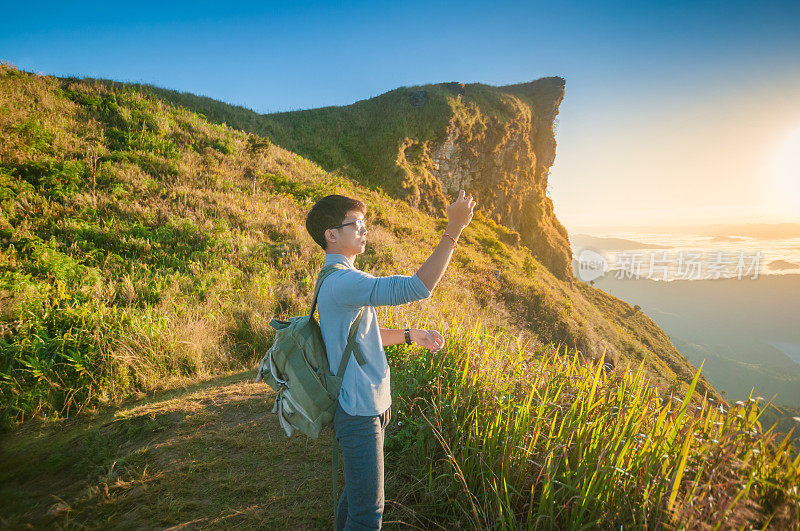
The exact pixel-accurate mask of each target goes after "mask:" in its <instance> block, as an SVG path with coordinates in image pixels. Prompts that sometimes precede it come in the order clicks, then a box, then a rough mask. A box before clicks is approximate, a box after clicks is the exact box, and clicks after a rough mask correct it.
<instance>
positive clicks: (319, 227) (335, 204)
mask: <svg viewBox="0 0 800 531" xmlns="http://www.w3.org/2000/svg"><path fill="white" fill-rule="evenodd" d="M366 213H367V206H366V205H365V204H364V203H363V202H362V201H359V200H358V199H351V198H349V197H345V196H343V195H329V196H325V197H323V198H322V199H320V200H319V201H317V203H316V204H315V205H314V206H313V207H312V208H311V211H310V212H309V213H308V216H307V217H306V230H307V231H308V233H309V234H310V235H311V237H312V238H313V239H314V241H315V242H317V244H319V246H320V247H322V248H323V249H324V250H325V252H326V253H339V254H343V255H345V256H348V257H354V256H355V255H357V254H361V253H363V252H364V246H365V245H366V241H367V240H366V236H367V230H366V228H363V225H361V223H363V221H364V216H365V215H366ZM358 220H361V221H360V222H359V221H358Z"/></svg>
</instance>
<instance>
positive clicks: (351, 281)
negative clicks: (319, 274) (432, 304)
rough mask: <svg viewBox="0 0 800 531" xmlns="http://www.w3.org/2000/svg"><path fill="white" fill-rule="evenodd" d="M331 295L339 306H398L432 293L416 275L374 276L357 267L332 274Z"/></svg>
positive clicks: (424, 297)
mask: <svg viewBox="0 0 800 531" xmlns="http://www.w3.org/2000/svg"><path fill="white" fill-rule="evenodd" d="M332 280H333V286H332V290H331V291H332V294H333V295H334V297H335V299H336V302H338V303H339V304H341V305H342V306H349V307H353V308H360V307H362V306H397V305H399V304H405V303H407V302H413V301H418V300H422V299H427V298H428V297H430V296H431V292H430V290H429V289H428V288H427V287H426V286H425V284H424V283H423V282H422V279H420V278H419V277H418V276H417V274H416V273H415V274H413V275H412V276H406V275H391V276H388V277H374V276H372V275H370V274H369V273H365V272H364V271H360V270H358V269H348V270H345V271H342V272H341V273H339V274H336V275H332Z"/></svg>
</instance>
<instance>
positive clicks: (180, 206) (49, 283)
mask: <svg viewBox="0 0 800 531" xmlns="http://www.w3.org/2000/svg"><path fill="white" fill-rule="evenodd" d="M2 88H3V90H2V97H3V100H2V105H3V108H4V112H3V115H2V118H0V119H2V124H0V125H1V126H2V131H3V137H2V144H0V157H2V158H1V159H0V175H1V176H2V179H3V181H2V189H1V190H2V194H3V196H4V200H3V202H2V218H0V237H2V238H4V240H5V241H6V242H8V245H7V246H6V247H4V248H3V252H2V255H1V256H2V258H1V259H2V262H0V267H2V275H3V276H2V282H3V285H2V290H3V292H2V293H3V298H2V301H3V307H2V315H3V323H4V325H3V326H4V336H3V342H4V343H3V345H4V347H3V354H4V359H3V364H2V367H0V371H1V373H0V393H2V400H3V407H4V413H3V418H4V419H5V421H6V422H9V421H11V420H21V419H23V418H25V417H27V416H30V415H32V414H39V413H41V414H44V415H66V414H68V413H69V412H74V411H76V410H78V409H81V408H83V407H85V406H86V405H91V404H94V405H97V404H102V403H105V402H108V401H113V400H115V399H118V398H120V397H125V396H128V395H129V394H131V393H136V392H146V391H149V390H153V389H158V388H162V387H164V386H167V385H169V382H170V380H175V381H180V380H181V379H182V378H186V377H192V378H193V377H197V376H198V375H210V374H214V373H215V372H216V371H219V370H225V369H233V368H236V367H244V366H251V365H252V364H253V363H254V362H255V360H256V359H257V358H258V357H259V355H260V353H261V352H263V351H264V350H265V345H267V344H268V343H269V338H270V334H271V332H270V330H268V326H267V325H266V322H267V321H268V317H269V316H270V315H278V316H282V317H286V316H288V315H292V314H296V313H298V312H301V311H302V310H303V308H305V307H306V306H307V304H308V297H309V293H310V291H311V284H312V282H313V278H314V275H315V274H316V271H317V270H318V268H319V267H320V265H321V262H322V259H323V254H322V253H321V251H319V250H318V249H316V248H315V246H314V244H313V242H312V240H311V239H310V237H309V236H308V235H307V234H306V232H305V229H304V217H305V213H306V212H307V211H308V209H309V207H310V205H311V204H312V203H313V201H314V200H315V199H316V198H317V197H320V196H322V195H325V194H327V193H337V192H338V193H344V194H350V195H355V196H358V197H361V198H362V199H364V200H365V201H366V202H367V203H368V204H369V205H370V208H369V212H368V216H367V219H368V221H369V223H370V227H371V230H370V235H369V240H370V244H369V245H368V247H367V252H366V253H365V254H364V255H363V256H361V257H359V259H358V265H359V267H361V268H363V269H364V270H366V271H370V272H372V273H374V274H376V275H380V274H390V273H395V272H398V271H399V272H405V273H407V274H411V273H413V271H414V270H415V269H416V268H417V267H418V266H419V264H421V263H422V262H423V261H424V260H425V258H426V257H427V256H428V253H429V252H430V250H431V249H433V247H434V245H435V242H436V234H437V232H438V231H439V230H440V229H441V228H442V227H443V226H444V219H437V218H432V217H429V216H427V215H424V214H422V213H420V212H419V211H417V210H415V209H413V208H411V207H409V206H408V205H407V204H405V203H403V202H401V201H397V200H393V199H390V198H388V197H386V196H385V195H382V194H380V193H378V192H374V191H370V190H367V189H365V188H362V187H360V186H358V185H355V184H353V183H352V181H349V180H348V179H346V178H344V177H342V176H339V175H337V174H331V173H328V172H325V171H324V170H322V169H321V168H319V167H318V166H316V165H315V164H313V163H311V162H309V161H307V160H306V159H303V158H301V157H299V156H298V155H296V154H293V153H290V152H288V151H285V150H284V149H281V148H279V147H277V146H275V145H274V144H272V143H271V142H270V141H269V140H267V139H264V138H261V137H255V136H252V135H248V134H245V133H241V132H237V131H234V130H232V129H229V128H225V127H221V126H217V125H213V124H209V123H208V122H206V121H205V120H203V119H202V118H200V117H198V116H197V115H196V114H193V113H191V112H188V111H185V110H181V109H178V108H174V107H171V106H168V105H165V104H164V103H163V102H161V101H160V100H158V99H156V98H154V97H152V96H147V95H143V94H141V93H138V92H135V91H128V90H120V91H112V90H110V89H108V88H106V87H105V86H103V85H99V84H88V83H82V82H75V81H71V80H58V79H54V78H48V77H38V76H31V75H28V74H25V73H21V72H19V71H17V70H15V69H13V68H10V67H4V70H3V76H2ZM589 294H591V296H590V295H589ZM595 299H596V300H595ZM599 300H603V301H605V302H604V303H603V304H600V303H599V302H598V301H599ZM381 311H382V317H383V319H384V321H385V322H386V323H387V325H388V326H390V325H398V326H400V325H403V326H405V325H408V324H411V325H417V326H419V327H422V326H430V327H436V326H437V325H438V323H439V322H442V320H444V321H445V322H446V320H447V319H448V318H449V317H451V316H454V315H467V316H468V317H469V318H470V319H471V320H478V319H482V320H484V321H485V322H491V323H493V324H495V325H496V326H498V327H501V328H502V329H504V330H509V331H513V333H514V334H520V335H522V336H526V337H535V338H536V339H538V340H540V341H542V342H544V343H550V342H558V343H563V344H565V345H568V346H570V347H572V348H575V349H577V350H580V351H582V352H583V353H584V355H585V356H587V357H599V356H600V355H601V354H602V353H603V352H604V351H605V352H606V358H607V359H609V360H611V361H613V362H614V363H616V364H622V365H624V363H625V362H628V361H630V362H631V364H634V365H635V364H636V363H638V362H639V361H640V360H643V361H644V362H645V366H646V368H647V370H648V372H649V373H650V374H651V375H652V377H653V378H654V379H655V381H656V382H657V383H659V384H660V385H662V386H664V387H669V386H673V388H676V389H677V387H676V386H678V385H683V386H684V388H685V385H686V383H687V382H688V381H689V380H690V379H691V376H692V374H693V373H694V368H692V367H691V366H690V365H689V364H688V363H687V362H686V361H685V359H683V357H682V356H680V354H679V353H678V352H677V351H676V350H675V349H674V347H672V345H671V344H670V343H669V341H668V339H667V338H666V336H665V335H664V334H663V333H662V332H661V331H660V330H658V328H657V327H655V326H654V325H653V324H652V321H649V319H647V318H646V317H645V316H643V315H641V314H638V315H634V314H632V313H631V310H630V308H629V306H628V305H627V304H625V303H623V302H621V301H619V300H617V299H613V298H610V297H607V296H604V295H602V294H601V292H598V291H596V290H591V289H590V288H586V287H581V286H576V287H572V286H570V285H569V284H567V283H564V282H561V281H559V280H557V279H556V278H554V277H553V276H552V275H551V274H550V273H549V272H548V271H547V270H546V268H543V267H541V266H540V264H538V262H537V261H536V259H535V258H533V257H532V255H531V254H530V251H528V249H526V248H524V247H520V246H518V239H517V238H515V237H514V233H513V231H509V230H508V229H506V228H504V227H503V226H501V225H497V224H496V223H494V222H493V221H491V220H487V219H485V218H483V217H482V216H480V215H477V216H476V219H475V220H474V221H473V223H472V224H471V225H470V227H468V228H467V230H466V231H465V232H464V235H463V238H462V244H461V246H460V247H459V251H458V253H456V256H455V257H454V260H453V264H452V266H451V269H450V270H449V271H448V275H447V277H446V279H445V281H444V282H443V283H442V285H440V286H439V287H438V288H437V296H436V297H433V298H432V299H431V300H430V301H427V302H425V303H424V304H419V305H411V306H407V307H403V308H386V309H382V310H381ZM427 316H436V317H435V318H434V319H428V317H427ZM142 353H146V356H144V357H143V356H142ZM678 380H682V383H681V384H679V383H678ZM700 385H701V390H702V391H703V392H705V391H706V390H707V389H709V388H708V386H707V383H706V382H705V381H701V383H700ZM710 392H712V393H713V391H710Z"/></svg>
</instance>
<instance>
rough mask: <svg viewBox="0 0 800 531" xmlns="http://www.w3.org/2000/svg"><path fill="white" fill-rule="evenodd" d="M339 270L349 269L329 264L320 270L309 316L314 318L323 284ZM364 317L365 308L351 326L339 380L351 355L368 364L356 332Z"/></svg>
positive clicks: (337, 373)
mask: <svg viewBox="0 0 800 531" xmlns="http://www.w3.org/2000/svg"><path fill="white" fill-rule="evenodd" d="M338 269H348V268H347V267H345V266H343V265H342V264H328V265H326V266H325V267H323V268H322V269H321V270H320V272H319V275H318V276H317V285H316V286H315V287H314V298H313V299H312V301H311V311H310V312H309V314H308V315H309V316H311V317H313V316H314V310H316V309H317V297H319V290H320V288H321V287H322V282H323V281H324V280H325V279H326V278H328V277H329V276H330V275H331V273H333V272H335V271H336V270H338ZM362 315H364V308H363V307H362V308H361V309H360V310H359V311H358V315H357V316H356V318H355V320H354V321H353V323H352V324H351V325H350V330H349V331H348V335H347V345H346V346H345V348H344V354H343V355H342V361H341V363H340V364H339V370H338V371H336V376H338V377H339V378H343V377H344V371H345V369H346V368H347V363H348V362H349V361H350V354H351V353H352V354H353V355H354V356H355V358H356V361H357V362H358V364H359V365H361V366H362V367H363V366H364V365H366V364H367V359H366V358H365V357H364V353H363V352H361V347H360V346H359V345H358V343H356V332H357V331H358V325H359V324H360V323H361V316H362Z"/></svg>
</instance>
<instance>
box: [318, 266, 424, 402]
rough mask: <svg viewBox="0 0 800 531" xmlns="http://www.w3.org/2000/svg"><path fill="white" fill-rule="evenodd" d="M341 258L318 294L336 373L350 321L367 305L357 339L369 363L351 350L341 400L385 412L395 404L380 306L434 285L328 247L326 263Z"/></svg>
mask: <svg viewBox="0 0 800 531" xmlns="http://www.w3.org/2000/svg"><path fill="white" fill-rule="evenodd" d="M332 263H336V264H342V265H345V266H347V269H343V270H337V271H334V272H333V273H331V274H330V276H328V278H326V279H325V281H324V282H323V283H322V287H321V288H320V290H319V295H318V297H317V308H318V309H319V322H320V329H321V330H322V340H323V341H324V342H325V349H326V351H327V353H328V363H330V369H331V372H332V373H333V374H336V371H337V370H338V369H339V363H341V361H342V354H344V348H345V346H346V345H347V334H348V331H349V330H350V325H351V324H352V323H353V321H355V318H356V316H357V315H358V310H359V309H360V308H361V307H364V314H363V315H362V316H361V323H359V326H358V331H357V332H356V342H357V343H358V345H359V346H360V347H361V352H362V353H363V354H364V358H365V359H366V361H367V363H366V364H364V366H363V367H362V366H361V365H359V364H358V362H357V361H356V358H355V356H353V355H351V356H350V361H349V362H348V363H347V369H346V370H345V373H344V380H343V381H342V389H341V391H339V403H340V404H341V406H342V409H343V410H345V412H347V413H348V414H349V415H359V416H368V415H380V414H382V413H383V412H385V411H386V410H387V409H388V408H389V406H391V405H392V393H391V387H390V381H389V380H390V371H389V363H388V362H387V360H386V352H385V351H384V350H383V343H382V341H381V334H380V326H379V325H378V314H377V313H376V312H375V306H397V305H399V304H405V303H407V302H412V301H418V300H421V299H427V298H428V297H430V296H431V292H430V290H429V289H428V288H427V287H425V284H424V283H423V282H422V280H420V278H419V277H418V276H417V275H416V274H414V275H413V276H410V277H409V276H404V275H392V276H388V277H374V276H372V275H370V274H369V273H365V272H363V271H360V270H358V269H356V268H355V266H354V265H353V264H352V263H350V261H349V260H348V259H347V257H345V256H344V255H342V254H337V253H327V254H326V255H325V265H328V264H332Z"/></svg>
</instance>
